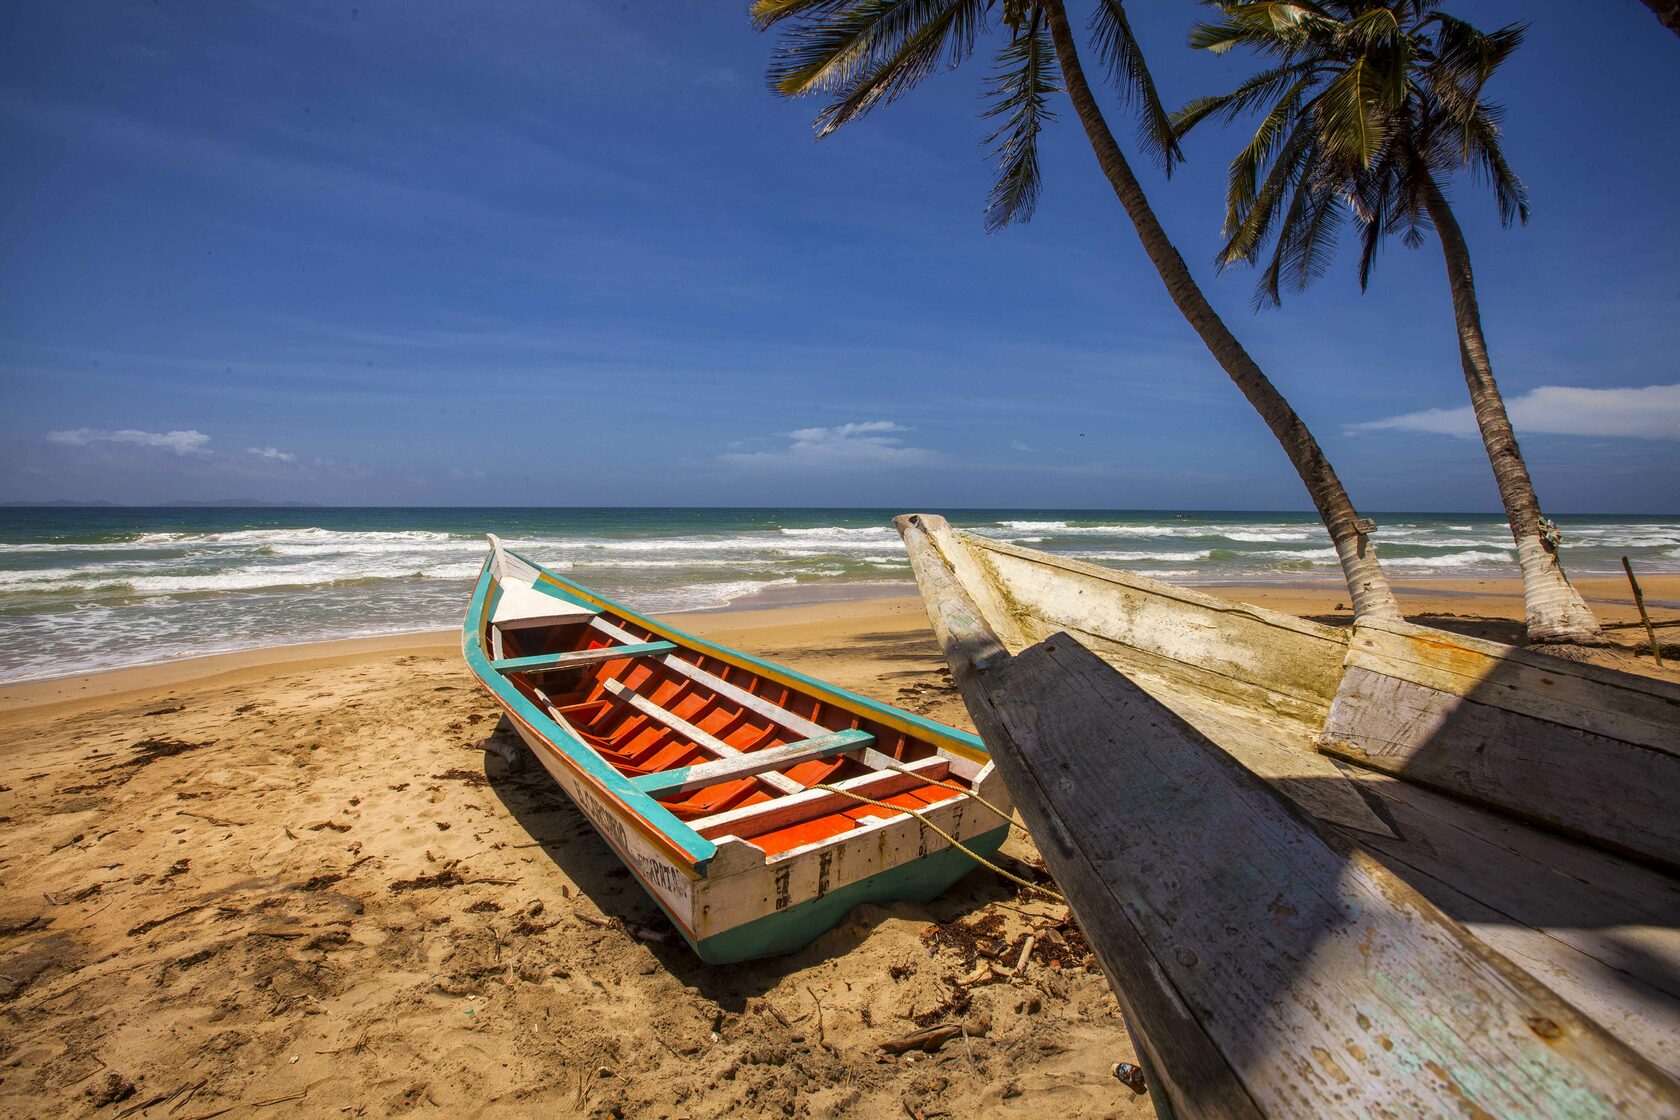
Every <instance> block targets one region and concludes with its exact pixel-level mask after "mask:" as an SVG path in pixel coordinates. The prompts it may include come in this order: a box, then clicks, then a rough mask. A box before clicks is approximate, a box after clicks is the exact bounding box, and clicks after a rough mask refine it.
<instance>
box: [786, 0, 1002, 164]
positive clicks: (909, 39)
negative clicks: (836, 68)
mask: <svg viewBox="0 0 1680 1120" xmlns="http://www.w3.org/2000/svg"><path fill="white" fill-rule="evenodd" d="M923 7H924V12H923V14H924V16H925V18H924V19H923V20H922V22H920V23H918V24H913V25H911V26H909V27H906V28H904V30H903V33H902V34H899V35H897V36H896V41H895V42H894V43H893V47H894V49H892V50H891V51H887V50H884V49H883V50H880V51H878V52H877V53H876V54H875V55H874V57H872V58H870V59H869V61H868V62H867V63H866V64H865V65H864V66H863V67H862V68H860V69H855V70H853V72H852V73H851V75H850V77H849V78H848V79H847V80H846V81H845V82H844V83H843V84H842V85H841V86H840V87H839V90H838V93H839V96H838V97H837V98H836V99H835V100H834V101H832V102H830V103H829V104H828V105H826V106H825V107H824V108H823V110H822V112H820V113H818V114H817V120H816V126H817V135H818V136H827V135H828V134H829V133H831V132H833V131H834V130H835V129H837V128H839V127H841V126H842V125H845V124H847V123H849V122H851V121H854V120H856V119H857V118H858V117H861V116H863V115H864V114H865V113H867V112H869V111H870V110H871V109H873V108H874V107H875V106H877V105H880V104H885V103H887V102H891V101H894V100H896V99H897V98H899V97H901V96H903V95H904V94H906V93H908V92H909V91H910V90H911V89H912V88H914V87H915V85H916V84H917V83H918V82H920V81H921V80H922V79H924V78H926V77H928V76H929V75H930V74H933V73H934V72H936V71H937V70H939V69H940V67H941V65H942V64H943V65H945V66H949V67H955V66H958V65H960V64H961V63H962V62H963V61H964V60H965V59H967V58H968V56H969V54H970V53H972V52H973V50H974V42H975V39H976V38H977V36H978V35H979V32H980V29H981V26H982V23H983V21H984V19H985V7H986V0H944V2H943V3H940V4H928V5H924V6H923Z"/></svg>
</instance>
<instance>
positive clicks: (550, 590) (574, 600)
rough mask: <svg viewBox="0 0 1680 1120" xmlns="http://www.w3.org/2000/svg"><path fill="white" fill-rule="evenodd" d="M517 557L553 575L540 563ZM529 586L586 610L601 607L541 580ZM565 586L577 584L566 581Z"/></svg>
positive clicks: (540, 570) (510, 553)
mask: <svg viewBox="0 0 1680 1120" xmlns="http://www.w3.org/2000/svg"><path fill="white" fill-rule="evenodd" d="M502 551H503V552H508V550H507V549H505V548H504V549H503V550H502ZM508 554H509V555H510V556H518V553H514V552H508ZM519 558H520V559H521V560H525V563H527V564H530V565H531V567H533V568H535V569H537V571H539V572H547V573H548V574H549V575H551V576H552V575H554V573H553V572H549V571H548V569H547V568H545V567H543V566H542V565H541V564H538V563H536V562H535V561H533V560H526V559H525V557H523V556H520V557H519ZM555 578H556V579H558V578H559V577H558V576H555ZM531 586H532V587H533V588H535V589H536V590H538V591H540V592H542V593H543V594H544V595H547V596H548V597H549V598H551V599H559V600H560V601H561V602H562V603H570V604H572V605H573V606H575V607H582V608H583V609H584V610H586V611H598V610H600V609H601V608H599V607H597V606H596V605H595V604H594V603H590V602H586V601H585V600H583V599H579V598H578V597H577V596H576V595H568V594H566V592H565V591H564V590H563V589H561V588H558V587H552V586H550V585H549V584H546V583H543V582H542V581H541V580H538V581H536V582H535V583H533V584H531ZM567 586H568V587H575V586H577V585H576V584H573V583H567Z"/></svg>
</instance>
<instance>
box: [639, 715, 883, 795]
mask: <svg viewBox="0 0 1680 1120" xmlns="http://www.w3.org/2000/svg"><path fill="white" fill-rule="evenodd" d="M874 741H875V736H874V735H871V734H870V733H869V732H867V731H863V730H860V729H858V728H848V729H847V730H845V731H836V732H835V733H834V734H832V735H821V736H817V737H815V738H811V739H796V740H795V741H793V742H791V743H783V744H782V745H781V746H779V747H766V748H764V750H765V751H777V752H783V751H792V750H793V749H794V748H795V747H798V748H801V749H802V750H803V752H804V753H803V754H801V755H800V757H798V758H789V759H786V760H784V761H782V762H779V763H777V764H776V765H775V766H774V767H772V769H775V770H780V769H781V768H782V767H784V766H798V765H799V764H800V763H801V762H810V761H812V760H814V759H818V758H827V757H828V756H829V755H833V754H844V753H845V752H846V751H855V750H857V749H858V748H859V747H865V746H868V745H869V744H870V743H873V742H874ZM762 753H764V752H763V751H748V752H747V753H745V754H743V755H742V756H741V758H740V759H735V758H722V759H715V760H713V761H711V762H701V763H697V764H696V765H694V766H681V767H678V768H677V769H675V770H661V771H659V772H658V773H655V774H637V775H635V776H634V777H632V778H631V779H630V784H631V785H633V786H635V787H636V788H637V789H639V790H641V791H642V792H643V793H645V794H647V795H648V796H650V797H663V796H666V795H667V794H668V793H670V792H672V791H674V790H677V789H679V788H680V787H682V786H683V785H685V784H686V783H687V782H688V780H689V779H690V778H691V777H696V776H698V777H704V776H705V771H706V770H707V769H708V768H714V769H720V768H723V767H726V766H727V764H729V763H732V762H738V761H742V760H748V761H750V760H751V759H753V758H754V756H756V755H759V754H762ZM765 772H766V771H760V773H765ZM736 777H741V778H745V777H750V775H747V774H738V775H736ZM717 780H718V781H726V780H728V778H727V776H724V777H720V778H718V779H717Z"/></svg>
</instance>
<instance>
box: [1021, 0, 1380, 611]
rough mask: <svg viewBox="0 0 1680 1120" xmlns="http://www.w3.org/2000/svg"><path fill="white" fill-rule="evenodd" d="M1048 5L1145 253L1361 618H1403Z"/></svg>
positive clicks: (1326, 464) (1084, 120) (1349, 511)
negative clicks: (1299, 491) (1193, 268)
mask: <svg viewBox="0 0 1680 1120" xmlns="http://www.w3.org/2000/svg"><path fill="white" fill-rule="evenodd" d="M1043 7H1044V13H1045V16H1046V17H1047V18H1048V21H1049V25H1050V38H1051V41H1052V42H1053V43H1054V44H1055V47H1056V61H1057V62H1058V63H1059V64H1060V65H1061V70H1062V79H1063V81H1064V82H1065V83H1066V85H1067V92H1068V97H1069V98H1070V99H1071V100H1072V101H1073V107H1074V110H1075V111H1076V112H1077V113H1078V114H1079V123H1080V124H1081V125H1083V126H1084V128H1085V136H1086V138H1087V139H1089V141H1090V143H1091V149H1092V150H1093V151H1094V152H1095V153H1096V156H1097V164H1098V165H1099V166H1100V167H1101V168H1102V172H1103V174H1104V175H1105V176H1107V178H1108V182H1109V185H1110V186H1112V187H1113V188H1114V193H1115V196H1116V197H1118V198H1119V200H1120V205H1122V206H1123V207H1125V209H1126V214H1127V216H1128V217H1130V218H1131V220H1132V225H1133V226H1134V227H1136V229H1137V233H1138V237H1139V238H1140V239H1141V240H1142V241H1143V249H1144V252H1145V253H1147V254H1148V255H1149V259H1150V261H1151V262H1152V263H1153V264H1154V265H1155V270H1156V271H1157V272H1159V273H1160V274H1161V280H1162V282H1163V283H1165V284H1166V286H1167V293H1168V294H1169V295H1170V296H1172V300H1173V303H1175V304H1176V305H1177V306H1178V310H1179V311H1180V312H1181V313H1182V314H1183V315H1184V317H1185V318H1186V319H1187V320H1189V322H1190V325H1191V326H1192V327H1194V328H1195V330H1196V333H1197V334H1198V335H1200V336H1201V339H1202V342H1203V343H1204V344H1206V346H1207V348H1208V350H1209V351H1210V352H1211V353H1212V354H1213V357H1214V360H1216V361H1217V362H1218V363H1219V364H1220V366H1221V367H1222V368H1223V369H1224V370H1225V372H1226V374H1227V375H1229V377H1230V378H1231V380H1232V381H1233V382H1235V383H1236V386H1237V388H1238V389H1240V390H1242V394H1243V396H1245V397H1247V398H1248V403H1249V404H1251V405H1253V406H1254V408H1255V411H1257V412H1259V413H1260V416H1261V418H1262V419H1263V420H1265V421H1266V426H1267V427H1268V428H1270V429H1271V430H1272V434H1273V435H1274V436H1276V437H1277V439H1278V442H1279V443H1281V444H1283V449H1284V451H1285V452H1286V453H1287V454H1288V456H1289V461H1290V462H1291V463H1293V464H1294V466H1295V471H1296V473H1297V474H1299V475H1300V476H1301V481H1302V482H1304V483H1305V484H1306V487H1307V492H1308V493H1309V494H1311V495H1312V500H1313V505H1314V506H1316V507H1317V508H1318V515H1319V516H1320V517H1321V518H1323V519H1324V526H1325V528H1327V529H1329V530H1330V540H1331V542H1332V543H1333V544H1335V546H1336V555H1337V557H1338V558H1340V560H1341V562H1342V573H1343V575H1345V576H1346V577H1347V584H1348V592H1349V594H1351V595H1352V596H1353V611H1354V615H1355V617H1358V618H1373V619H1375V618H1381V619H1390V620H1398V619H1399V618H1400V617H1401V616H1400V607H1399V604H1397V603H1396V602H1395V601H1394V592H1393V590H1392V589H1391V588H1390V587H1389V585H1388V579H1387V577H1386V576H1384V575H1383V570H1382V567H1381V565H1379V564H1378V563H1377V550H1376V546H1375V545H1374V544H1373V543H1372V542H1371V540H1370V538H1369V537H1368V536H1366V535H1365V534H1364V533H1361V532H1360V531H1359V529H1358V523H1359V520H1360V519H1359V514H1358V512H1357V511H1356V510H1355V509H1354V508H1353V503H1352V502H1351V501H1350V500H1349V499H1348V496H1347V491H1346V490H1344V489H1342V483H1341V480H1340V479H1338V478H1337V477H1336V472H1335V471H1334V470H1333V469H1332V468H1331V466H1330V461H1329V460H1328V459H1326V458H1325V457H1324V451H1323V449H1321V448H1320V447H1319V446H1318V441H1317V440H1315V439H1314V438H1313V435H1312V432H1310V431H1308V430H1307V426H1306V424H1304V423H1302V421H1301V418H1300V417H1299V416H1297V415H1296V414H1295V410H1294V409H1293V408H1291V407H1290V406H1289V402H1288V401H1287V400H1285V399H1284V396H1283V394H1282V393H1280V392H1278V390H1277V387H1276V386H1275V385H1273V384H1272V383H1271V381H1269V380H1267V378H1266V375H1265V373H1263V372H1262V371H1261V369H1260V367H1259V365H1257V364H1256V363H1255V361H1254V359H1253V358H1251V357H1249V355H1248V351H1246V350H1244V349H1243V347H1242V343H1240V342H1238V341H1237V338H1236V336H1235V335H1233V334H1232V333H1231V331H1230V329H1229V328H1228V327H1226V326H1225V322H1224V320H1222V319H1221V318H1220V317H1219V314H1218V313H1217V312H1216V311H1214V309H1213V305H1212V304H1210V303H1209V302H1208V300H1207V297H1206V296H1205V295H1203V294H1202V290H1201V288H1200V287H1198V286H1197V284H1196V281H1195V278H1194V277H1193V276H1191V275H1190V269H1189V267H1188V266H1186V265H1185V263H1184V258H1183V257H1181V256H1179V253H1178V250H1177V249H1175V248H1174V247H1173V244H1172V242H1171V241H1170V240H1169V239H1168V238H1167V234H1166V231H1165V230H1163V229H1162V228H1161V223H1160V221H1159V220H1158V219H1157V218H1156V217H1155V211H1154V209H1153V208H1152V207H1151V206H1150V205H1149V199H1148V198H1147V197H1146V196H1145V195H1144V193H1143V187H1142V186H1141V185H1140V184H1139V183H1138V181H1137V176H1135V175H1133V174H1132V169H1131V166H1130V165H1129V164H1128V163H1127V162H1126V157H1125V155H1124V154H1123V153H1122V152H1121V151H1120V145H1119V144H1118V143H1116V142H1115V139H1114V134H1113V133H1112V132H1110V131H1109V130H1108V122H1107V121H1105V120H1104V119H1103V115H1102V110H1101V109H1100V108H1099V107H1098V106H1097V100H1096V98H1095V97H1093V96H1092V95H1091V87H1090V84H1089V83H1088V82H1086V80H1085V71H1084V68H1083V67H1082V66H1081V65H1080V62H1079V53H1078V51H1077V49H1076V47H1075V45H1074V39H1073V32H1072V31H1071V30H1069V28H1068V22H1067V11H1066V9H1065V8H1063V6H1062V0H1045V2H1044V6H1043Z"/></svg>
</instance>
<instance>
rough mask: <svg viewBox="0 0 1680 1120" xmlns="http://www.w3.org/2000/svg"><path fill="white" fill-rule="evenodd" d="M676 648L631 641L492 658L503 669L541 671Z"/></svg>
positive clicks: (517, 671) (493, 662)
mask: <svg viewBox="0 0 1680 1120" xmlns="http://www.w3.org/2000/svg"><path fill="white" fill-rule="evenodd" d="M676 648H677V647H676V646H675V645H673V644H672V643H670V642H635V643H631V644H628V645H618V646H602V647H600V648H599V649H579V650H570V651H568V652H566V653H537V654H532V655H531V656H530V657H503V658H499V659H497V660H494V661H492V662H490V668H492V669H494V670H496V671H497V672H499V673H540V672H547V671H549V670H552V669H576V668H579V667H580V666H584V665H599V664H600V663H601V662H603V661H617V660H618V659H619V658H621V657H647V656H649V655H650V654H656V653H669V652H670V651H671V650H674V649H676Z"/></svg>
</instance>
